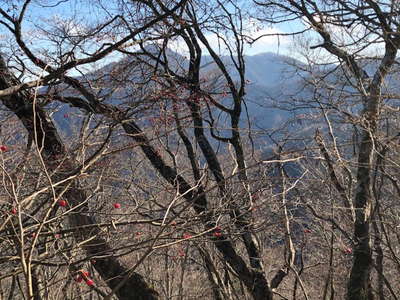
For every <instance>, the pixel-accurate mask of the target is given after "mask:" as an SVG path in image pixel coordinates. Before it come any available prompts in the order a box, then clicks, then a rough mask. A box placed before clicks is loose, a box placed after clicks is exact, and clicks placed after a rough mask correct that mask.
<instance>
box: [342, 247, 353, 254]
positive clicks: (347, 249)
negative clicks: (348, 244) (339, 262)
mask: <svg viewBox="0 0 400 300" xmlns="http://www.w3.org/2000/svg"><path fill="white" fill-rule="evenodd" d="M344 252H345V253H346V254H352V253H353V249H351V248H346V249H345V250H344Z"/></svg>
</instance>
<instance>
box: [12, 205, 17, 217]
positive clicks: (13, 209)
mask: <svg viewBox="0 0 400 300" xmlns="http://www.w3.org/2000/svg"><path fill="white" fill-rule="evenodd" d="M11 213H12V214H13V215H16V214H17V209H16V208H15V207H13V208H12V209H11Z"/></svg>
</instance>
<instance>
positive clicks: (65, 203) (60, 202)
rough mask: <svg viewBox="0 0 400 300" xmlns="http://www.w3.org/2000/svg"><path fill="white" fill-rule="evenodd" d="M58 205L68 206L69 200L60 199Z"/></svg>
mask: <svg viewBox="0 0 400 300" xmlns="http://www.w3.org/2000/svg"><path fill="white" fill-rule="evenodd" d="M58 205H60V206H61V207H66V206H67V201H65V200H60V201H58Z"/></svg>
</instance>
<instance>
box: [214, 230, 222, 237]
mask: <svg viewBox="0 0 400 300" xmlns="http://www.w3.org/2000/svg"><path fill="white" fill-rule="evenodd" d="M214 236H215V237H221V236H222V232H220V231H217V232H214Z"/></svg>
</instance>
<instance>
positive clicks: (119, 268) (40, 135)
mask: <svg viewBox="0 0 400 300" xmlns="http://www.w3.org/2000/svg"><path fill="white" fill-rule="evenodd" d="M18 84H20V82H19V81H18V79H17V78H15V77H14V76H13V74H12V73H11V72H9V70H8V68H7V66H6V64H5V62H4V60H3V58H2V56H1V54H0V89H6V88H9V87H11V86H14V85H18ZM31 96H32V95H31V94H30V93H28V92H24V91H20V92H18V93H15V94H13V95H11V96H5V97H2V98H1V101H2V102H3V104H4V105H5V106H6V107H7V108H8V109H10V110H11V111H12V112H14V113H15V114H16V115H17V116H18V118H19V119H20V120H21V122H22V123H23V124H24V126H25V128H26V130H27V131H28V133H29V135H30V136H31V137H34V136H35V132H36V137H37V138H36V141H37V143H38V145H37V147H38V148H39V149H41V150H42V155H43V158H44V160H45V162H46V163H50V162H52V161H53V160H55V158H56V157H59V156H64V155H65V154H66V153H65V147H64V144H63V142H62V141H61V138H60V137H59V135H58V132H57V129H56V127H55V126H54V124H53V122H52V121H51V120H50V119H49V118H48V116H47V114H46V112H45V111H44V110H43V109H41V108H40V107H39V106H36V107H35V113H36V114H34V110H33V102H32V97H31ZM34 118H36V119H34ZM34 121H35V122H34ZM35 123H36V126H35V127H34V124H35ZM48 165H49V166H50V164H48ZM66 165H68V166H69V167H71V168H72V167H74V163H73V162H71V161H69V162H67V164H66ZM60 176H61V175H60ZM60 176H57V177H60ZM57 179H60V178H57ZM65 197H66V198H67V200H68V203H69V204H70V205H71V206H76V205H79V204H82V203H84V202H85V201H86V199H87V197H86V195H85V192H84V191H83V190H82V189H80V188H79V187H78V185H77V183H72V187H69V188H68V190H67V191H66V193H65ZM86 211H87V205H81V206H80V208H79V209H77V211H75V212H74V213H72V214H71V215H70V222H71V223H72V224H74V225H76V226H78V227H80V226H85V225H95V224H96V222H95V220H94V219H93V218H91V217H89V216H88V215H87V214H86V213H85V212H86ZM90 228H91V229H89V230H88V229H85V230H78V231H77V232H76V233H75V238H76V239H77V241H79V242H81V241H85V240H89V239H90V238H91V240H90V241H89V242H87V243H84V245H83V248H84V249H85V250H86V255H87V256H88V257H94V259H93V260H92V264H93V265H94V267H95V269H96V270H97V272H98V273H99V274H100V276H101V278H102V279H103V280H104V281H105V282H106V283H107V284H108V286H109V287H110V289H116V288H117V286H118V285H119V283H120V282H121V280H122V279H123V278H125V276H129V280H127V281H126V282H125V283H124V284H123V285H122V287H121V288H119V289H118V290H117V291H116V295H117V297H118V299H120V300H156V299H158V294H157V292H156V291H155V290H153V289H152V288H150V287H149V285H148V284H147V283H146V282H145V280H144V278H143V277H142V276H141V275H140V274H138V273H135V272H132V273H130V272H129V270H128V269H127V268H126V267H124V266H123V265H122V264H121V263H120V262H119V261H118V259H117V258H115V257H113V250H112V248H111V247H110V246H109V245H108V244H107V242H106V241H105V240H104V239H103V238H102V237H101V235H100V230H99V229H98V228H96V227H95V226H91V227H90Z"/></svg>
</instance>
